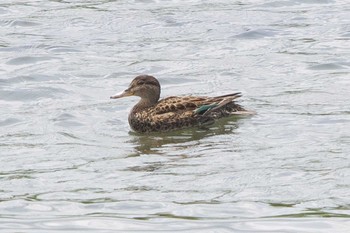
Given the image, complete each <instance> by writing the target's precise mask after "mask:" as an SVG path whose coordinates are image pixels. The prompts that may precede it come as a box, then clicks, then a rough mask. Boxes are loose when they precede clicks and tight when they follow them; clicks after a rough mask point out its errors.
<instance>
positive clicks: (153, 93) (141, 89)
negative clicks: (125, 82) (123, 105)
mask: <svg viewBox="0 0 350 233" xmlns="http://www.w3.org/2000/svg"><path fill="white" fill-rule="evenodd" d="M126 96H139V97H141V99H143V100H144V101H149V102H151V103H156V102H157V101H158V100H159V96H160V84H159V82H158V80H157V79H156V78H155V77H153V76H150V75H139V76H137V77H136V78H134V80H132V82H131V83H130V85H129V88H128V89H126V90H124V91H123V92H121V93H118V94H116V95H113V96H111V97H110V98H111V99H118V98H123V97H126Z"/></svg>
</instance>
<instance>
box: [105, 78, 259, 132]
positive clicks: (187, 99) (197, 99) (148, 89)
mask: <svg viewBox="0 0 350 233" xmlns="http://www.w3.org/2000/svg"><path fill="white" fill-rule="evenodd" d="M160 92H161V86H160V83H159V81H158V80H157V79H156V78H155V77H153V76H151V75H139V76H137V77H135V78H134V79H133V80H132V82H131V83H130V85H129V87H128V88H127V89H126V90H124V91H122V92H121V93H118V94H115V95H112V96H110V99H119V98H124V97H128V96H138V97H140V98H141V99H140V100H139V102H138V103H137V104H136V105H135V106H134V107H133V108H132V109H131V111H130V113H129V116H128V121H129V125H130V127H131V129H132V130H133V131H135V132H138V133H148V132H166V131H172V130H179V129H184V128H190V127H196V126H197V127H206V126H208V125H211V124H213V123H214V122H215V121H216V120H218V119H220V118H223V117H229V116H232V115H251V114H254V112H252V111H248V110H246V109H245V108H243V107H242V106H241V105H239V104H237V103H236V99H237V98H239V97H241V93H240V92H236V93H232V94H226V95H221V96H215V97H208V96H192V95H189V96H170V97H166V98H164V99H161V100H160Z"/></svg>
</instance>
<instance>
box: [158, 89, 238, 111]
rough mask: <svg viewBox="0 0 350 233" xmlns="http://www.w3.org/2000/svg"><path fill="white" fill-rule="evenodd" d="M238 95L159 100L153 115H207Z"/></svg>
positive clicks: (172, 97)
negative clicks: (187, 113)
mask: <svg viewBox="0 0 350 233" xmlns="http://www.w3.org/2000/svg"><path fill="white" fill-rule="evenodd" d="M240 96H241V95H240V93H239V92H238V93H233V94H228V95H222V96H216V97H206V96H181V97H179V96H171V97H168V98H165V99H162V100H160V101H159V102H158V103H157V105H156V106H154V108H153V109H154V114H157V115H158V114H165V113H184V112H191V113H193V114H196V115H202V114H208V113H209V112H211V111H213V110H216V109H218V108H220V107H222V106H224V105H226V104H228V103H231V102H232V101H233V100H234V99H236V98H238V97H240Z"/></svg>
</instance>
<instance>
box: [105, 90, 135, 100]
mask: <svg viewBox="0 0 350 233" xmlns="http://www.w3.org/2000/svg"><path fill="white" fill-rule="evenodd" d="M126 96H132V93H131V92H130V91H128V90H125V91H122V92H120V93H117V94H115V95H112V96H111V97H110V99H119V98H123V97H126Z"/></svg>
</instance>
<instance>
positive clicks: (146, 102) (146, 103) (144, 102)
mask: <svg viewBox="0 0 350 233" xmlns="http://www.w3.org/2000/svg"><path fill="white" fill-rule="evenodd" d="M157 102H158V99H149V98H147V99H146V98H141V100H140V101H139V102H138V103H137V104H136V105H135V106H134V107H133V108H132V110H131V114H134V113H137V112H140V111H142V110H144V109H146V108H149V107H152V106H153V105H155V104H156V103H157Z"/></svg>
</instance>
